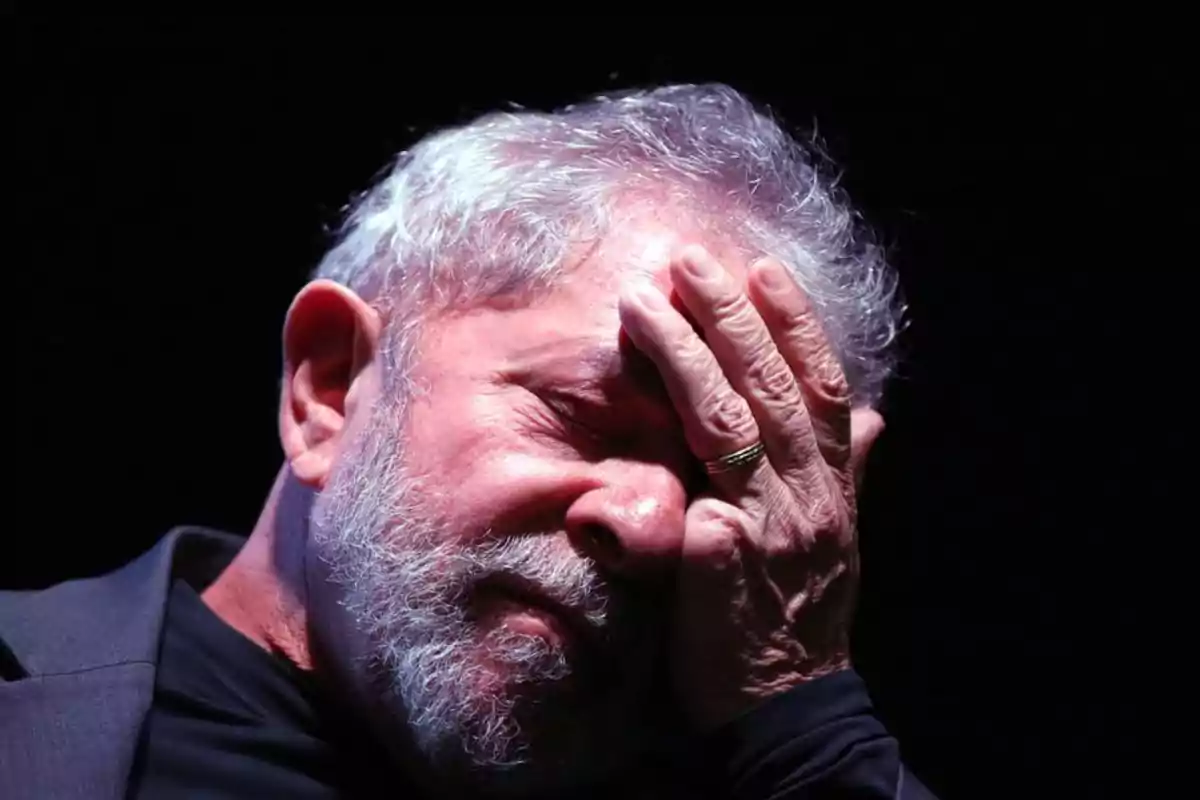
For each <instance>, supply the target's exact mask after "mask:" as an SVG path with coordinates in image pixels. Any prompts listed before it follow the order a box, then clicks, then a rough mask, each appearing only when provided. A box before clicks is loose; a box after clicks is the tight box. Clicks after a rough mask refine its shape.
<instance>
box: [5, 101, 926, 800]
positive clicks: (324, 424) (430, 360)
mask: <svg viewBox="0 0 1200 800" xmlns="http://www.w3.org/2000/svg"><path fill="white" fill-rule="evenodd" d="M801 287H802V288H801ZM895 288H896V285H895V280H894V276H893V274H892V273H891V271H890V270H889V268H888V267H887V265H886V264H885V262H884V260H883V258H882V256H881V254H880V252H879V251H878V250H877V249H875V248H873V247H872V246H871V245H870V243H869V241H867V240H866V239H865V238H864V236H863V232H862V231H861V230H859V229H858V228H857V227H856V226H855V224H854V216H853V214H852V212H851V211H850V210H849V209H848V208H847V206H846V205H845V204H844V202H843V200H842V199H841V198H840V196H839V195H838V193H837V192H836V191H834V189H833V188H832V187H831V186H829V185H827V184H826V183H824V182H823V181H822V179H821V176H820V175H819V174H818V172H817V170H816V168H815V165H814V164H813V161H812V158H811V155H810V154H809V153H808V152H806V151H805V150H804V149H803V148H802V147H801V146H800V145H799V144H797V143H796V142H794V141H793V140H792V139H791V138H790V137H788V136H787V135H786V134H785V133H784V132H783V131H782V130H781V129H780V128H779V127H778V126H777V125H776V124H775V123H774V122H773V121H771V120H770V119H769V118H767V117H766V116H764V115H762V114H760V113H759V112H757V111H756V110H755V109H754V108H753V107H752V105H751V104H750V103H749V102H747V100H746V99H745V98H744V97H742V96H741V95H739V94H738V93H736V92H735V91H733V90H731V89H729V88H728V87H723V86H702V87H694V86H679V87H667V88H663V89H659V90H656V91H648V92H634V93H628V94H625V95H622V96H619V97H610V98H600V99H597V100H596V101H594V102H590V103H588V104H584V105H580V106H577V107H569V108H567V109H564V110H563V111H561V112H559V113H557V114H533V113H520V114H500V115H491V116H487V117H484V118H483V119H480V120H478V121H476V122H475V123H473V124H470V125H467V126H465V127H462V128H459V129H455V130H449V131H445V132H442V133H439V134H437V135H435V136H432V137H430V138H428V139H426V140H425V141H423V142H421V143H420V144H418V145H417V146H416V147H415V148H413V149H412V150H411V151H410V152H408V153H406V154H405V155H404V156H403V157H402V158H401V159H400V160H399V162H398V163H397V165H396V166H395V168H394V169H393V170H392V171H391V173H390V174H389V175H388V176H387V177H386V178H385V179H384V180H383V181H382V182H381V183H380V184H379V185H378V186H377V187H375V188H374V189H373V190H372V191H371V192H369V193H368V194H366V195H365V196H364V197H363V198H362V199H361V201H360V202H358V203H357V204H356V206H355V208H354V209H353V211H352V213H351V214H350V216H349V218H348V221H347V224H346V229H345V231H344V232H343V235H342V236H341V237H340V240H339V242H338V244H337V245H336V246H335V247H334V248H333V250H332V251H331V252H330V253H329V254H328V255H327V257H326V258H325V259H324V261H323V262H322V263H321V264H320V266H319V267H318V269H317V272H316V276H315V279H314V280H313V281H312V282H311V283H309V284H308V285H307V286H305V287H304V288H303V289H302V290H301V291H300V293H299V294H298V295H297V297H296V298H295V300H294V302H293V303H292V306H291V308H290V309H289V311H288V314H287V318H286V321H285V325H284V335H283V344H284V355H285V364H284V377H283V383H282V391H281V402H280V410H279V431H280V438H281V443H282V445H283V450H284V453H285V459H286V461H285V464H284V466H283V468H282V469H281V470H280V473H279V476H278V478H277V480H276V482H275V485H274V487H273V489H272V491H271V493H270V496H269V497H268V499H267V501H266V504H265V506H264V509H263V512H262V516H261V518H260V520H259V522H258V524H257V525H256V527H255V529H254V531H253V532H252V533H251V535H250V536H249V538H248V540H246V541H245V542H244V544H242V543H241V542H240V540H234V539H231V538H230V537H226V536H223V535H221V534H219V533H216V532H212V531H204V530H196V529H179V530H176V531H173V532H172V533H171V534H170V535H169V536H168V537H167V538H166V539H165V540H164V542H163V543H162V544H160V545H159V546H158V547H157V548H155V549H154V550H153V551H152V552H150V553H148V554H147V555H146V556H144V557H142V558H141V559H140V560H138V561H136V562H135V563H133V564H132V565H130V566H128V567H126V568H124V569H123V570H119V571H117V572H115V573H113V574H111V575H107V576H102V577H99V578H95V579H89V580H81V581H73V582H69V583H65V584H62V585H60V586H56V587H52V588H50V589H48V590H45V591H43V592H39V593H29V594H7V595H5V596H4V597H3V599H2V602H0V637H2V639H3V641H4V643H5V647H4V650H5V651H6V658H5V659H4V663H5V666H4V672H3V677H4V679H5V681H6V682H5V683H3V684H0V700H2V704H3V705H2V710H3V713H2V714H0V734H2V735H0V755H2V756H3V760H2V762H0V764H2V766H0V777H2V779H3V783H2V784H0V785H3V792H4V795H5V796H6V797H38V798H49V797H88V798H108V797H121V796H124V797H135V798H140V797H170V796H187V797H268V796H281V797H282V796H286V797H333V796H367V795H379V796H398V797H415V796H439V797H468V796H476V795H478V796H487V795H497V796H582V794H583V793H590V794H591V795H594V796H612V795H624V796H671V795H672V793H677V794H679V795H680V796H684V795H686V796H690V797H695V796H716V797H744V798H767V797H816V796H820V797H896V796H904V797H915V796H927V795H924V794H923V792H924V790H923V789H922V787H921V786H920V784H919V783H918V782H917V781H916V780H915V779H914V778H913V777H912V776H911V775H910V774H908V773H907V772H906V771H905V770H904V768H903V766H902V764H901V761H900V758H899V755H898V747H897V745H896V742H895V741H894V740H893V739H892V738H890V737H889V736H888V735H887V733H886V732H885V731H884V729H883V728H882V726H881V725H880V724H879V722H878V721H877V720H876V719H875V718H874V717H873V715H872V712H871V707H870V703H869V700H868V699H867V695H866V691H865V688H864V687H863V686H862V684H861V681H860V680H859V679H858V678H857V676H856V675H855V674H854V672H853V670H852V668H851V665H850V654H849V637H848V629H849V624H850V617H851V613H852V602H853V598H854V594H855V591H856V583H857V575H858V560H857V552H856V546H855V537H856V530H855V517H856V512H855V508H856V507H855V489H856V483H857V481H858V479H859V477H860V476H861V469H862V465H863V463H864V459H865V456H866V453H867V451H868V449H869V447H870V445H871V443H872V442H873V441H874V439H875V437H876V436H877V434H878V433H879V431H880V430H881V429H882V420H881V418H880V416H879V415H878V413H876V412H875V411H874V410H872V406H873V405H875V404H877V401H878V399H879V397H880V394H881V387H882V385H883V383H884V381H885V379H886V378H887V375H888V373H889V370H890V369H891V366H892V361H891V359H892V356H891V351H890V349H889V345H890V344H891V342H892V340H893V338H894V336H895V333H896V330H897V328H898V325H899V319H900V305H899V302H898V300H897V293H896V291H895ZM239 545H240V547H239Z"/></svg>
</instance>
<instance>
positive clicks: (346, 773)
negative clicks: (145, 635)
mask: <svg viewBox="0 0 1200 800" xmlns="http://www.w3.org/2000/svg"><path fill="white" fill-rule="evenodd" d="M326 705H327V704H325V703H324V702H323V701H322V699H321V696H320V693H319V691H318V690H317V687H316V686H314V685H313V684H312V681H311V680H310V678H309V676H308V675H306V674H305V673H304V672H303V671H301V670H300V669H298V668H296V667H295V666H294V665H293V664H292V663H291V662H289V661H287V660H286V659H284V658H282V657H280V656H275V655H272V654H271V653H269V652H267V651H266V650H263V649H262V648H261V647H259V646H258V645H256V644H255V643H253V642H251V641H250V640H249V639H247V638H245V637H244V636H242V634H240V633H239V632H238V631H236V630H234V629H233V628H231V627H230V626H228V625H226V624H225V623H224V622H223V621H222V620H221V619H220V618H219V617H217V615H216V614H214V613H213V612H212V610H211V609H209V607H208V606H207V605H206V604H205V603H204V601H203V600H202V599H201V598H200V596H199V595H198V594H197V593H196V590H195V589H193V588H192V587H191V586H189V585H188V584H187V583H186V582H185V581H183V580H176V581H175V583H174V584H173V585H172V587H171V594H170V599H169V603H168V606H167V617H166V623H165V626H164V630H163V640H162V649H161V651H160V654H159V663H158V678H157V681H156V684H155V689H154V701H153V705H152V707H151V709H150V714H149V716H148V717H147V719H146V723H145V726H144V728H143V732H142V736H143V739H142V749H141V752H140V753H139V758H138V764H137V766H136V767H135V771H134V776H133V777H134V780H133V783H132V786H131V791H130V795H129V796H130V797H131V798H171V797H187V798H214V799H215V798H266V797H287V798H296V800H308V799H309V798H313V799H314V800H315V799H316V798H321V799H322V800H324V798H335V797H338V798H340V797H347V796H363V794H365V790H364V787H378V788H380V789H382V788H383V787H385V786H386V787H389V792H388V793H389V795H390V796H392V797H406V796H416V795H415V793H410V792H406V791H403V787H402V786H397V785H396V782H395V776H387V778H386V782H383V781H384V780H385V779H384V778H383V776H381V775H375V774H372V773H373V772H375V770H374V769H373V768H372V764H371V761H370V757H371V756H372V755H374V754H373V753H371V748H370V747H369V746H365V745H364V743H363V742H360V741H355V742H354V745H353V747H350V746H347V744H346V731H344V730H341V729H337V730H335V729H334V728H333V726H332V725H331V723H330V722H329V718H330V716H331V715H329V714H323V713H322V712H321V709H322V708H323V707H324V706H326ZM333 742H341V743H342V744H341V745H339V746H335V745H334V744H333ZM364 747H365V749H364ZM376 763H379V762H376Z"/></svg>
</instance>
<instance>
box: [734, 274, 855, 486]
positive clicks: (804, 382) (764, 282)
mask: <svg viewBox="0 0 1200 800" xmlns="http://www.w3.org/2000/svg"><path fill="white" fill-rule="evenodd" d="M749 285H750V297H751V299H752V300H753V301H754V304H755V306H756V307H757V308H758V310H759V313H760V314H761V315H762V317H763V320H764V321H765V323H766V325H767V328H768V330H769V331H770V335H771V338H772V339H773V340H774V341H775V344H776V346H777V347H778V349H779V352H780V354H781V355H782V357H783V359H784V360H785V361H786V362H787V363H788V365H789V366H790V367H791V368H792V372H793V374H794V375H796V377H797V379H798V380H799V383H800V391H801V394H802V395H803V397H804V402H805V405H806V406H807V408H808V410H809V417H810V419H811V422H812V426H813V429H814V430H815V431H816V438H817V443H818V446H819V447H820V450H821V452H822V454H823V455H824V456H825V460H826V462H827V463H828V464H829V465H830V466H831V467H833V469H835V470H837V471H839V472H842V473H845V472H846V470H847V469H848V467H849V462H850V449H851V448H850V400H851V393H850V386H849V384H848V383H847V381H846V373H845V372H844V371H843V370H842V366H841V363H840V362H839V361H838V358H837V355H836V354H835V353H834V352H833V348H832V347H831V346H830V344H829V338H828V337H827V336H826V335H825V330H824V328H823V326H822V325H821V321H820V320H819V319H818V318H817V314H816V310H815V308H814V307H813V305H812V303H811V302H810V301H809V299H808V296H807V295H805V293H804V292H803V291H802V290H801V289H800V287H799V286H798V285H797V284H796V281H795V280H794V279H793V278H792V276H791V274H790V273H789V272H788V271H787V270H786V269H785V268H784V266H783V265H782V264H780V263H779V262H778V261H777V260H775V259H773V258H763V259H759V260H758V261H757V262H755V263H754V265H752V266H751V269H750V281H749Z"/></svg>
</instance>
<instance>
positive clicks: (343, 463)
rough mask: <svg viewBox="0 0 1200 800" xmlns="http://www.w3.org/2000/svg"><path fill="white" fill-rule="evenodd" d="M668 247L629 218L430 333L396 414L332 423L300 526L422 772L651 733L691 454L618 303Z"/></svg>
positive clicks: (659, 273)
mask: <svg viewBox="0 0 1200 800" xmlns="http://www.w3.org/2000/svg"><path fill="white" fill-rule="evenodd" d="M683 241H684V240H683V239H682V238H681V236H680V234H679V233H677V232H675V231H673V230H672V229H670V228H668V227H666V226H663V225H659V224H655V223H650V222H648V223H645V224H642V225H639V226H627V227H626V228H624V229H623V230H622V232H620V233H619V234H618V235H614V236H610V237H609V238H608V239H607V240H606V241H605V243H604V245H603V246H602V247H600V248H596V249H594V250H592V251H590V252H588V253H585V254H581V264H580V266H579V267H578V268H577V269H576V270H575V271H573V272H572V274H571V276H570V278H569V279H568V280H567V281H566V283H565V284H564V285H563V286H562V287H561V289H559V290H556V292H555V293H554V294H553V295H552V296H548V297H546V298H544V299H542V300H539V301H538V302H536V303H535V304H534V305H532V306H530V307H523V308H502V307H488V308H482V309H478V310H475V311H472V312H470V313H467V314H464V315H459V316H454V317H451V318H447V319H441V320H438V321H436V322H434V323H432V325H431V327H429V328H428V329H427V331H426V334H425V337H424V340H423V346H422V350H421V358H420V361H419V365H418V367H417V372H416V375H415V378H416V380H417V382H418V384H419V385H420V386H421V387H422V390H421V391H418V393H417V394H416V396H415V397H413V398H412V400H411V405H410V407H409V411H408V414H407V418H406V420H404V421H402V420H401V414H400V413H399V411H398V410H397V409H396V408H395V407H394V405H393V404H391V403H389V402H387V401H386V399H385V398H380V399H379V402H376V403H374V404H370V403H367V404H364V408H365V410H364V411H363V412H362V413H363V415H364V416H363V418H362V419H359V420H350V421H348V425H347V429H346V430H347V434H346V435H347V437H348V442H347V445H346V449H345V450H344V452H343V453H342V455H341V456H340V458H339V461H338V463H337V464H336V466H335V469H334V471H333V473H332V475H331V477H330V480H329V482H328V483H327V485H326V488H325V490H324V491H323V492H322V493H321V494H320V496H319V497H318V500H317V502H316V505H315V507H314V512H313V520H312V522H313V533H314V543H315V548H316V551H317V553H318V555H319V556H321V558H322V560H323V561H324V562H325V563H327V564H329V565H330V567H331V569H332V574H333V577H334V578H335V584H336V585H338V586H339V587H341V588H340V589H339V592H340V595H339V597H338V598H337V599H338V601H339V602H340V604H341V605H342V606H343V607H344V609H345V612H346V616H345V617H344V618H342V619H341V620H340V624H343V625H349V626H352V628H353V631H354V634H353V635H352V636H351V637H350V638H351V639H353V640H354V641H356V642H358V644H356V645H355V647H354V649H355V650H356V651H358V652H357V653H356V654H355V655H357V656H358V657H359V661H358V662H357V663H356V665H353V666H348V667H346V669H347V670H348V671H349V672H350V673H351V674H352V675H354V676H355V679H356V682H357V683H358V684H359V689H360V691H362V692H365V693H367V694H368V696H370V697H373V698H374V699H375V700H376V701H377V708H378V709H381V710H384V711H386V713H387V715H389V716H390V717H391V718H392V719H393V722H394V723H399V724H401V725H402V726H403V728H404V729H405V730H406V732H407V734H408V735H410V736H411V737H412V739H413V743H414V744H415V746H416V748H417V749H418V751H419V752H420V753H421V755H422V756H423V758H424V759H426V760H427V761H428V762H430V763H432V764H434V765H435V766H436V767H437V768H438V769H440V770H443V771H445V772H448V773H459V774H465V773H467V772H468V771H470V772H471V773H473V774H474V775H475V776H477V777H476V778H475V779H476V780H478V781H480V782H484V783H486V784H487V785H489V786H492V787H495V788H500V787H503V786H506V785H507V786H510V787H511V788H512V789H514V790H517V789H526V788H531V787H536V786H545V785H553V784H555V783H558V782H559V781H562V780H569V779H572V778H574V779H578V778H580V777H583V776H588V775H593V774H596V773H606V772H611V771H613V770H616V769H619V768H620V766H621V765H623V764H625V763H627V762H628V761H629V759H630V758H632V757H633V756H634V755H636V754H637V753H638V752H639V751H641V750H642V749H644V747H645V746H646V745H647V743H648V742H650V741H653V739H654V737H656V736H657V735H659V734H660V730H661V729H660V728H659V727H657V726H659V725H660V724H661V723H663V721H664V719H665V717H664V716H661V715H660V714H659V713H658V711H659V710H661V707H662V704H663V703H664V702H665V697H664V690H663V689H660V688H657V686H656V681H657V676H656V674H655V670H656V668H657V666H658V664H659V662H660V658H659V653H660V650H659V647H660V635H659V631H660V628H661V625H662V623H663V621H664V619H665V615H666V614H667V613H668V612H669V611H670V609H671V603H672V602H673V596H672V594H671V588H672V585H671V566H672V554H673V553H674V552H675V550H676V548H677V547H678V545H679V542H680V539H681V537H682V532H683V519H684V512H685V509H686V505H687V501H688V493H689V481H690V480H691V476H692V474H693V472H692V470H693V466H692V462H691V459H690V457H689V455H688V452H687V448H686V444H685V443H684V439H683V436H682V432H681V431H680V429H679V424H678V421H677V419H676V417H675V414H674V411H673V410H672V408H671V406H670V403H669V400H668V399H667V396H666V394H665V391H664V390H663V389H662V387H661V384H660V383H659V382H658V379H657V375H656V374H655V373H654V371H653V368H652V366H650V364H649V362H648V361H646V360H644V359H642V358H641V357H640V356H639V355H638V354H637V353H636V352H634V351H633V350H632V348H631V346H630V345H629V343H628V341H626V340H623V337H622V336H621V335H620V331H619V327H620V326H619V321H618V315H617V297H618V292H619V290H620V288H621V286H622V285H624V284H626V283H627V282H629V281H631V280H649V279H653V280H655V281H656V282H658V283H659V284H660V285H666V281H667V278H666V273H665V268H666V258H667V256H668V255H669V253H670V252H671V251H673V250H674V249H675V248H677V247H679V246H680V245H681V244H682V243H683ZM647 276H652V278H651V277H647ZM343 655H344V654H343Z"/></svg>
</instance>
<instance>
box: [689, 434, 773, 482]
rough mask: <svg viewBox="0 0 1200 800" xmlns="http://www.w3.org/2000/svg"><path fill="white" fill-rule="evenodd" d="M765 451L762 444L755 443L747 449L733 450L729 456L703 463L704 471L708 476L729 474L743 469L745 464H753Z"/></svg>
mask: <svg viewBox="0 0 1200 800" xmlns="http://www.w3.org/2000/svg"><path fill="white" fill-rule="evenodd" d="M766 449H767V448H766V447H764V446H763V443H762V442H755V443H754V444H752V445H750V446H749V447H743V448H742V449H741V450H735V451H734V452H732V453H730V454H729V455H724V456H721V457H720V458H714V459H713V460H712V461H705V462H704V471H705V472H707V473H708V474H709V475H716V474H718V473H721V472H729V471H730V470H734V469H737V468H738V467H744V466H746V465H747V464H753V463H754V462H755V461H758V460H759V459H760V458H762V454H763V453H764V452H766Z"/></svg>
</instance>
